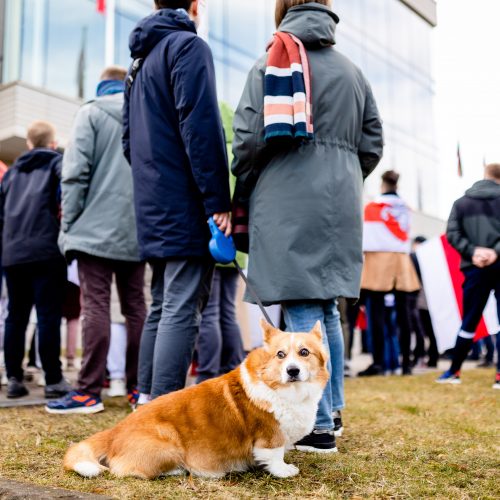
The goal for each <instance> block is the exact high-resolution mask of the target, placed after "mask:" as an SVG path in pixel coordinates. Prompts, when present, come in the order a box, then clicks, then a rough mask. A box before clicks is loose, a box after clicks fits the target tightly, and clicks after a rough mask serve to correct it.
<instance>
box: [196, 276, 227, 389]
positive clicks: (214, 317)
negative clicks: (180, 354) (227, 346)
mask: <svg viewBox="0 0 500 500" xmlns="http://www.w3.org/2000/svg"><path fill="white" fill-rule="evenodd" d="M221 279H222V278H221V274H220V270H219V269H215V271H214V277H213V281H212V289H211V292H210V298H209V299H208V302H207V306H206V307H205V309H204V310H203V315H202V318H201V324H200V335H199V337H198V341H197V352H198V377H197V379H196V382H197V383H200V382H203V381H204V380H208V379H210V378H214V377H217V376H218V375H219V373H220V368H221V354H222V331H221V314H220V309H221V297H220V295H221Z"/></svg>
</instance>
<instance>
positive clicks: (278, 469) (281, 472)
mask: <svg viewBox="0 0 500 500" xmlns="http://www.w3.org/2000/svg"><path fill="white" fill-rule="evenodd" d="M269 472H270V473H271V474H272V475H273V476H275V477H280V478H286V477H293V476H296V475H297V474H298V473H299V468H298V467H295V465H292V464H286V463H285V462H283V463H282V464H276V465H273V466H272V467H269Z"/></svg>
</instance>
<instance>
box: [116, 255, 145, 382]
mask: <svg viewBox="0 0 500 500" xmlns="http://www.w3.org/2000/svg"><path fill="white" fill-rule="evenodd" d="M144 272H145V264H144V263H137V262H119V263H116V265H115V275H116V288H117V290H118V296H119V297H120V306H121V312H122V314H123V316H124V317H125V327H126V329H127V351H126V352H127V355H126V363H125V367H126V369H125V371H126V374H127V387H128V388H129V389H131V388H133V387H135V386H136V385H137V371H138V365H139V346H140V343H141V334H142V330H143V328H144V321H145V319H146V303H145V300H144Z"/></svg>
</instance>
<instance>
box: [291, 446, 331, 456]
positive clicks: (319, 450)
mask: <svg viewBox="0 0 500 500" xmlns="http://www.w3.org/2000/svg"><path fill="white" fill-rule="evenodd" d="M295 449H296V450H297V451H305V452H307V453H321V454H323V455H326V454H328V453H337V452H338V451H339V450H338V449H337V447H335V448H328V449H322V448H315V447H314V446H303V445H295Z"/></svg>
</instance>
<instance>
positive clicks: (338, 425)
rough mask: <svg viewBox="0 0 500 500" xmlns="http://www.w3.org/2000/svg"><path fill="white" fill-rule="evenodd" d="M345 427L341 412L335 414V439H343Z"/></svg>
mask: <svg viewBox="0 0 500 500" xmlns="http://www.w3.org/2000/svg"><path fill="white" fill-rule="evenodd" d="M343 432H344V426H343V425H342V414H341V413H340V411H334V412H333V435H334V436H335V437H338V438H339V437H342V434H343Z"/></svg>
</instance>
